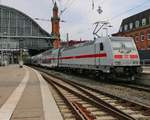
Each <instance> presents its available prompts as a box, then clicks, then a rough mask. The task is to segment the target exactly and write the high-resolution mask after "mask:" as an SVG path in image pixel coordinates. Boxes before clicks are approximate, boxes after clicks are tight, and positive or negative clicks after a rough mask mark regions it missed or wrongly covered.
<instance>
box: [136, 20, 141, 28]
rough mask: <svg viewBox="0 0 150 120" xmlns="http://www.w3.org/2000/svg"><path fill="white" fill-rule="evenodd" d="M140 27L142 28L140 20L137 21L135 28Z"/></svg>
mask: <svg viewBox="0 0 150 120" xmlns="http://www.w3.org/2000/svg"><path fill="white" fill-rule="evenodd" d="M139 26H140V22H139V20H136V21H135V27H136V28H138V27H139Z"/></svg>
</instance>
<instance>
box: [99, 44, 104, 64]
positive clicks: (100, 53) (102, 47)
mask: <svg viewBox="0 0 150 120" xmlns="http://www.w3.org/2000/svg"><path fill="white" fill-rule="evenodd" d="M103 54H104V43H103V42H100V44H99V65H102V64H103Z"/></svg>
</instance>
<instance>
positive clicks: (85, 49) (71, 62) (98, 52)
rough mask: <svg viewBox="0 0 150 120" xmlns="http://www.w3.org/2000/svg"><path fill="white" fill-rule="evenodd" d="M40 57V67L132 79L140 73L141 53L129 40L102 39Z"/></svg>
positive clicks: (48, 52) (127, 38) (47, 52)
mask: <svg viewBox="0 0 150 120" xmlns="http://www.w3.org/2000/svg"><path fill="white" fill-rule="evenodd" d="M38 56H41V57H42V61H40V62H41V65H42V66H43V65H46V66H48V67H57V68H63V69H65V68H66V69H68V68H69V69H80V70H90V71H96V72H97V73H100V74H103V73H106V74H110V75H111V76H118V75H120V76H123V75H125V76H130V78H132V79H134V78H133V76H134V75H135V74H136V73H138V72H139V71H140V59H139V55H138V51H137V49H136V46H135V43H134V40H133V39H132V38H130V37H101V38H97V39H96V40H94V41H91V42H87V43H82V44H80V45H76V46H73V47H70V48H69V47H68V48H60V49H55V50H49V51H46V52H44V53H42V54H40V55H38ZM38 56H37V57H38ZM45 56H46V57H45ZM34 58H36V57H34ZM38 60H39V58H38ZM45 61H47V62H45Z"/></svg>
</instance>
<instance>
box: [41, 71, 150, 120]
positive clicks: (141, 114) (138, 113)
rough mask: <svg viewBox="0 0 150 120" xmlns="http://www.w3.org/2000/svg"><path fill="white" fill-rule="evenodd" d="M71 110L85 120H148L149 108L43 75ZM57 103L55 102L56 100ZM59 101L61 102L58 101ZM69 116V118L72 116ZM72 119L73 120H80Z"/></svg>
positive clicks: (149, 117)
mask: <svg viewBox="0 0 150 120" xmlns="http://www.w3.org/2000/svg"><path fill="white" fill-rule="evenodd" d="M43 76H44V78H45V79H46V80H47V81H49V82H50V83H51V85H52V86H53V87H54V88H55V90H57V92H58V93H59V94H60V96H61V98H63V99H64V100H65V101H67V102H65V103H67V104H68V105H69V106H70V107H69V108H71V112H72V113H73V114H72V115H75V116H76V117H77V116H80V117H79V118H80V119H86V120H96V119H98V120H114V119H119V120H120V119H121V120H123V119H124V120H149V119H150V116H149V115H150V108H147V107H146V106H143V105H139V104H138V103H133V102H130V101H127V100H123V99H120V98H117V97H114V96H112V95H109V94H106V93H104V92H101V91H99V90H96V89H93V88H90V87H87V86H84V85H80V84H78V83H75V82H72V81H65V80H62V79H60V78H56V77H54V76H53V77H51V76H49V75H46V74H45V73H44V74H43ZM56 101H57V100H56ZM60 101H61V100H60ZM72 115H71V116H72ZM76 117H74V119H77V120H80V119H79V118H76Z"/></svg>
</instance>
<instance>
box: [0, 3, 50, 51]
mask: <svg viewBox="0 0 150 120" xmlns="http://www.w3.org/2000/svg"><path fill="white" fill-rule="evenodd" d="M20 42H22V43H21V44H20ZM20 45H21V47H22V48H24V49H35V50H36V49H38V50H40V49H48V48H50V47H52V46H51V43H50V34H49V33H47V32H46V31H44V30H43V29H42V28H41V27H40V26H39V25H38V24H37V23H36V22H35V21H34V20H33V19H31V18H30V17H29V16H27V15H25V14H24V13H22V12H20V11H18V10H16V9H13V8H10V7H6V6H3V5H0V49H19V47H20Z"/></svg>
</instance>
